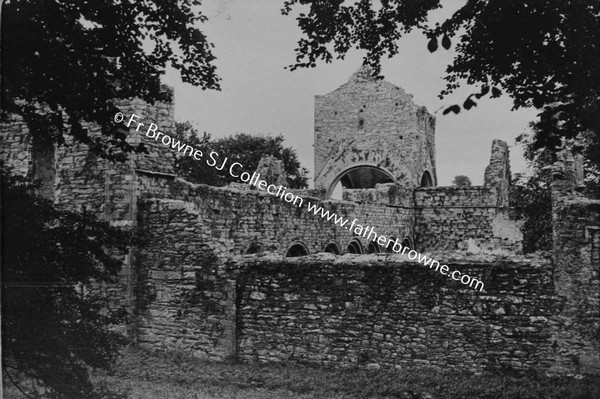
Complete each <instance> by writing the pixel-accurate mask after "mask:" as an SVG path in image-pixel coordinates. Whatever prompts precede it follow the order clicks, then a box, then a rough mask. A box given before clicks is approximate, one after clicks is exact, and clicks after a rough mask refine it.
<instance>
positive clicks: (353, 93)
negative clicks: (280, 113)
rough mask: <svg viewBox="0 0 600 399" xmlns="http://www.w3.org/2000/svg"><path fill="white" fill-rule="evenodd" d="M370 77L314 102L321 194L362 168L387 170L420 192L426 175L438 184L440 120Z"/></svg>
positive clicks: (364, 74)
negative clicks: (353, 169) (436, 164)
mask: <svg viewBox="0 0 600 399" xmlns="http://www.w3.org/2000/svg"><path fill="white" fill-rule="evenodd" d="M369 73H370V71H369V70H368V69H365V68H362V69H360V70H359V71H357V72H356V73H355V74H354V75H353V76H352V77H351V78H350V80H349V81H348V82H347V83H345V84H344V85H342V86H341V87H340V88H338V89H336V90H334V91H333V92H331V93H329V94H325V95H322V96H315V187H317V188H318V187H324V188H329V186H330V185H331V184H332V183H333V182H334V180H335V178H337V177H338V176H339V174H340V173H342V172H343V171H345V170H347V169H348V168H350V167H353V166H357V165H371V166H376V167H380V168H382V169H384V170H387V171H388V172H390V173H391V174H392V175H393V176H394V178H395V179H396V180H397V181H398V182H399V183H401V184H402V185H404V186H406V187H417V186H418V185H419V183H420V179H421V176H422V174H423V172H424V171H425V170H429V171H430V173H431V175H432V176H433V177H434V179H435V170H434V162H435V161H434V158H435V148H434V134H435V131H434V130H435V118H434V117H433V116H432V115H430V114H429V113H428V112H427V110H426V109H425V108H424V107H419V106H417V105H415V104H414V103H413V101H412V98H411V97H412V96H410V95H409V94H406V93H405V92H404V91H403V90H402V89H400V88H399V87H397V86H394V85H392V84H390V83H387V82H384V81H381V80H376V79H373V78H372V77H371V76H369ZM361 121H362V122H361ZM434 183H435V181H434Z"/></svg>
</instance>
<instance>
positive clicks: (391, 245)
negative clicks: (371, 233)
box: [385, 237, 396, 253]
mask: <svg viewBox="0 0 600 399" xmlns="http://www.w3.org/2000/svg"><path fill="white" fill-rule="evenodd" d="M395 242H396V237H390V239H389V241H388V243H387V245H386V246H385V252H388V253H392V252H394V243H395Z"/></svg>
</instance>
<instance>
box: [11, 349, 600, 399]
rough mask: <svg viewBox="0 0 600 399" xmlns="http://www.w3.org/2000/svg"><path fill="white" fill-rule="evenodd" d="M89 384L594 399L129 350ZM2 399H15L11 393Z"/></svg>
mask: <svg viewBox="0 0 600 399" xmlns="http://www.w3.org/2000/svg"><path fill="white" fill-rule="evenodd" d="M94 380H95V382H96V383H97V384H98V385H99V386H105V387H107V388H109V389H111V390H112V391H118V392H122V393H127V394H128V395H129V397H130V398H131V399H142V398H144V399H146V398H150V399H152V398H161V399H162V398H165V399H184V398H185V399H221V398H244V399H246V398H247V399H259V398H260V399H283V398H290V399H300V398H302V399H309V398H328V399H329V398H331V399H338V398H378V399H383V398H389V399H392V398H400V399H446V398H452V399H471V398H472V399H487V398H489V399H492V398H493V399H533V398H535V399H599V398H600V384H598V383H597V381H596V379H594V378H593V377H582V378H568V377H560V378H558V377H554V378H551V377H546V376H540V375H528V376H517V375H514V374H512V373H508V372H507V373H504V374H493V375H492V374H483V375H473V374H470V373H465V372H459V371H456V370H435V369H430V368H412V369H410V370H357V369H345V370H343V369H317V368H311V367H307V366H302V365H291V364H270V365H262V364H248V363H217V362H208V361H202V360H199V359H194V358H190V357H188V356H185V355H182V354H174V353H151V352H148V351H144V350H141V349H133V348H129V349H127V350H125V351H124V352H123V354H122V356H121V357H120V359H119V361H118V363H117V364H116V366H115V368H114V369H113V370H111V371H110V372H109V373H101V374H99V373H96V375H95V377H94ZM4 394H5V396H4V397H5V398H18V397H20V396H19V395H14V392H11V390H10V389H9V390H5V391H4Z"/></svg>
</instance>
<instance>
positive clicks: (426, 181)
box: [420, 170, 433, 187]
mask: <svg viewBox="0 0 600 399" xmlns="http://www.w3.org/2000/svg"><path fill="white" fill-rule="evenodd" d="M420 187H433V179H432V178H431V173H429V171H427V170H426V171H425V172H423V176H421V185H420Z"/></svg>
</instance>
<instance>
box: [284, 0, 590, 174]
mask: <svg viewBox="0 0 600 399" xmlns="http://www.w3.org/2000/svg"><path fill="white" fill-rule="evenodd" d="M302 6H308V13H301V14H299V16H298V18H297V20H298V25H299V26H300V29H301V30H302V32H303V36H304V37H302V38H301V39H300V41H299V43H298V44H299V45H298V47H297V48H296V54H297V58H296V61H297V62H296V64H294V65H292V66H291V69H295V68H298V67H314V66H316V63H317V62H319V61H325V62H330V61H331V60H332V58H333V55H334V54H335V55H337V57H338V58H344V56H345V55H346V54H347V53H348V51H350V50H351V49H354V48H357V49H362V50H366V52H367V54H366V55H365V58H364V63H365V64H369V65H371V66H373V67H374V68H375V70H376V73H377V74H378V73H379V71H380V60H381V58H382V57H383V56H388V57H391V56H394V55H396V54H397V53H398V45H397V44H398V41H399V40H400V39H401V36H402V34H404V33H406V32H409V31H411V30H413V29H419V30H421V31H422V32H423V33H424V34H425V36H426V37H427V38H428V44H427V46H428V48H429V50H430V51H431V52H433V51H436V50H437V49H438V48H439V44H438V43H439V42H441V45H442V47H443V48H445V49H449V48H450V47H451V46H452V44H453V43H454V44H455V50H456V55H455V57H454V60H453V62H452V63H451V64H450V65H449V66H448V67H447V70H446V72H447V74H446V76H445V79H446V81H447V87H446V88H445V89H444V90H442V92H441V93H440V96H441V97H443V96H446V95H448V94H450V93H452V92H453V90H454V89H456V88H457V87H458V86H459V85H461V84H465V83H466V84H468V85H473V86H478V90H477V92H476V93H473V94H472V95H470V96H469V97H468V98H467V99H466V100H465V101H464V103H463V104H462V107H463V108H464V109H470V108H472V107H474V106H476V104H477V103H476V101H475V100H477V99H480V98H482V97H484V96H491V97H498V96H500V95H501V93H502V91H504V92H506V93H507V94H508V95H509V96H510V97H511V98H512V100H513V105H514V108H519V107H535V108H536V109H538V110H539V111H540V114H539V118H540V119H539V121H538V122H537V126H538V127H539V129H538V133H537V134H536V137H535V141H534V146H535V147H536V148H549V149H550V150H552V151H554V150H556V148H557V147H558V146H559V145H560V140H561V138H573V137H575V135H577V134H578V133H581V132H585V131H588V130H589V131H592V132H593V133H594V134H595V135H598V134H600V133H599V132H600V68H598V60H599V59H600V17H599V16H600V2H598V1H597V0H547V1H539V0H467V1H466V3H465V5H464V6H462V7H461V8H460V9H459V10H458V11H456V12H455V13H454V14H453V15H452V16H451V17H450V18H449V19H447V20H446V21H444V22H443V23H441V24H437V25H435V26H431V25H428V24H427V23H426V21H427V17H428V14H429V12H430V11H432V10H434V9H436V8H439V7H440V1H439V0H424V1H400V0H379V1H374V0H356V1H354V2H345V1H342V0H334V1H324V0H288V1H286V2H285V5H284V9H283V12H284V14H287V13H290V12H291V10H292V9H293V8H298V9H301V10H302V11H303V10H304V8H303V7H302ZM424 45H425V42H424ZM399 62H400V61H399ZM460 110H461V107H460V106H459V105H454V106H452V107H449V108H448V109H446V111H445V112H444V113H448V112H455V113H458V112H460ZM595 154H596V155H597V158H600V155H599V153H598V152H595ZM594 161H595V162H596V163H600V160H599V159H595V160H594Z"/></svg>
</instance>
